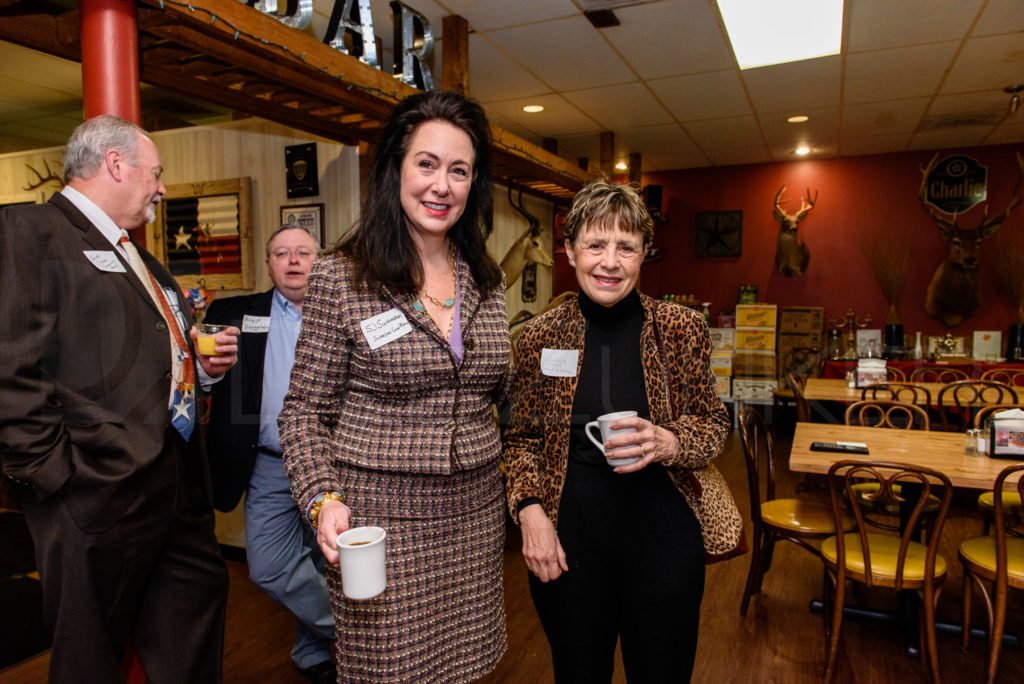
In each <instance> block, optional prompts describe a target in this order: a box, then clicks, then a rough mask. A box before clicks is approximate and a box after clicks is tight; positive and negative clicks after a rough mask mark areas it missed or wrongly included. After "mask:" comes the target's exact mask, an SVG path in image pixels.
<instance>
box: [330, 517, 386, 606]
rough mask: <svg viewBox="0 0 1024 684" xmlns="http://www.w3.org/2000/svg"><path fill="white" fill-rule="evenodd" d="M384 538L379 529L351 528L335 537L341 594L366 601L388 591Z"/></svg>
mask: <svg viewBox="0 0 1024 684" xmlns="http://www.w3.org/2000/svg"><path fill="white" fill-rule="evenodd" d="M386 537H387V532H385V531H384V530H383V529H382V528H380V527H354V528H352V529H351V530H346V531H345V532H342V533H341V534H339V535H338V560H339V565H340V566H341V591H342V593H344V594H345V596H346V597H348V598H350V599H353V600H356V601H365V600H366V599H371V598H373V597H374V596H377V595H378V594H380V593H381V592H383V591H384V589H385V588H386V587H387V566H386V563H385V539H386Z"/></svg>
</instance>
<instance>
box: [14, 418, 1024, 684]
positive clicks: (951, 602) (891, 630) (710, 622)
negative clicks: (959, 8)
mask: <svg viewBox="0 0 1024 684" xmlns="http://www.w3.org/2000/svg"><path fill="white" fill-rule="evenodd" d="M778 447H781V449H782V451H781V453H782V454H783V455H784V454H785V448H786V445H785V444H779V445H778ZM778 447H777V448H778ZM719 467H720V468H721V469H722V471H723V473H724V474H725V476H726V478H727V479H728V480H729V482H730V484H731V485H732V487H733V493H734V494H735V496H736V498H737V501H738V502H739V504H740V507H741V510H743V512H744V517H745V518H746V517H747V511H748V508H747V493H746V480H745V478H746V476H745V471H744V470H743V459H742V453H741V451H740V445H739V439H738V435H737V434H735V433H734V434H733V435H732V437H730V441H729V445H728V448H727V450H726V453H725V454H724V455H723V457H722V458H721V459H720V462H719ZM795 484H796V478H795V477H792V476H787V478H786V482H785V483H784V486H783V491H784V492H787V493H788V492H792V491H793V488H794V486H795ZM955 505H956V507H957V508H956V511H955V512H954V516H953V519H952V520H951V521H950V522H949V523H948V524H947V527H946V530H945V532H944V534H943V537H944V544H943V553H944V554H945V555H946V558H947V559H949V560H950V577H949V579H948V580H947V582H946V586H945V589H944V591H943V594H942V598H941V601H940V604H939V617H940V619H943V620H947V621H950V622H959V611H960V596H961V584H960V579H961V572H960V565H959V563H958V562H957V561H956V545H957V544H958V543H959V541H960V540H961V539H963V538H965V537H967V536H972V535H976V534H980V532H981V522H980V518H978V516H977V513H976V512H975V511H974V507H973V497H970V496H964V497H959V498H958V499H957V502H956V504H955ZM748 535H749V526H748ZM515 545H516V541H515V540H514V538H512V539H510V546H515ZM748 562H749V555H747V556H742V557H740V558H737V559H734V560H731V561H728V562H725V563H719V564H717V565H713V566H710V567H708V571H707V581H706V590H705V595H704V603H703V607H702V613H701V630H700V633H701V636H700V644H699V647H698V654H697V665H696V669H695V672H694V676H693V681H694V682H752V683H753V682H757V683H759V684H760V683H771V682H780V683H786V684H799V683H802V682H807V683H808V684H809V683H811V682H820V681H821V674H822V669H823V668H822V665H823V662H824V654H825V640H824V636H823V634H822V619H821V615H820V614H818V613H811V612H810V611H809V610H808V605H809V601H810V600H811V599H812V598H815V597H820V595H821V581H822V573H821V566H820V563H819V562H818V561H817V560H816V559H815V558H814V557H812V556H811V555H810V554H808V553H807V552H805V551H803V550H801V549H798V548H797V547H795V546H793V545H791V544H787V543H782V544H780V545H779V546H777V547H776V556H775V561H774V564H773V567H772V570H771V571H770V572H769V573H768V575H767V576H766V577H765V582H764V591H763V592H762V594H760V595H759V596H756V597H754V599H753V600H752V602H751V605H750V609H749V611H748V613H747V616H746V618H741V617H740V615H739V603H740V596H741V593H742V589H743V583H744V581H745V578H746V573H747V565H748ZM228 566H229V569H230V573H231V590H230V594H229V598H228V621H227V635H226V639H225V645H224V681H225V682H227V683H229V684H233V683H238V684H243V683H244V684H249V683H251V682H274V683H276V684H289V683H292V682H294V683H295V684H300V683H301V682H305V681H306V680H305V679H304V678H303V677H302V676H301V675H300V674H299V673H298V672H297V671H296V670H295V669H294V668H293V667H292V664H291V661H290V660H289V657H288V652H289V649H290V647H291V643H292V635H293V631H292V630H293V623H292V621H291V619H290V618H289V617H288V615H287V614H286V613H285V612H284V610H283V609H282V608H280V607H279V606H278V605H277V604H275V603H274V602H273V601H271V600H270V599H269V598H267V597H266V596H265V595H264V594H263V593H262V592H260V591H259V590H258V589H257V588H256V587H255V586H254V585H253V584H252V583H251V582H250V581H249V579H248V577H247V576H246V568H245V564H244V563H241V562H237V561H229V562H228ZM505 591H506V604H507V610H508V626H509V639H508V651H507V652H506V654H505V656H504V657H503V658H502V660H501V662H500V663H499V664H498V667H497V669H496V670H495V671H494V672H493V673H491V674H490V675H489V676H487V677H485V678H484V679H483V680H481V681H482V682H485V683H487V684H498V683H512V682H515V683H516V684H519V683H525V684H545V683H547V682H551V681H553V680H552V677H551V673H550V656H549V653H548V648H547V642H546V641H545V639H544V635H543V632H542V631H541V629H540V625H539V624H538V622H537V618H536V615H535V614H534V611H533V606H532V604H531V603H530V598H529V592H528V590H527V583H526V569H525V565H524V564H523V561H522V558H521V556H520V554H519V551H518V549H517V548H511V549H509V550H508V551H506V554H505ZM888 596H889V595H888V594H880V595H877V596H869V597H865V596H863V595H856V594H855V598H857V597H859V598H860V599H862V600H867V601H869V602H873V604H874V605H877V606H879V607H886V606H888V605H891V603H890V602H889V601H888ZM980 603H981V601H980V598H976V599H975V601H974V605H975V615H974V623H975V624H976V625H979V626H980V625H982V624H983V621H984V617H983V612H982V609H981V606H980ZM1008 627H1009V628H1010V629H1011V630H1016V631H1017V633H1019V632H1020V630H1021V628H1022V627H1024V593H1022V592H1011V614H1010V615H1009V617H1008ZM938 640H939V652H940V653H939V658H940V665H941V668H942V670H943V673H944V676H943V678H944V680H945V681H946V682H977V681H983V680H984V678H983V672H984V662H985V643H984V641H983V640H982V639H980V638H976V639H974V640H973V641H972V645H971V648H970V650H969V651H968V652H967V653H964V652H962V651H961V650H960V636H959V634H951V633H940V634H939V636H938ZM46 663H47V657H46V656H45V655H43V656H40V657H37V658H35V659H32V660H30V661H28V662H26V663H23V664H21V665H18V666H16V667H14V668H10V669H8V670H6V671H4V672H0V684H26V683H32V682H45V681H46ZM927 679H928V678H927V676H926V671H925V668H924V666H923V665H922V664H921V663H920V662H918V661H917V660H916V659H913V658H909V657H907V656H906V655H904V653H903V649H902V647H901V639H900V633H899V631H898V629H897V628H896V626H894V625H891V624H887V623H880V622H876V621H871V620H855V619H848V620H846V621H845V622H844V624H843V636H842V642H841V644H840V653H839V661H838V666H837V673H836V676H835V678H834V681H836V682H923V681H926V680H927ZM614 681H615V682H616V684H620V683H622V682H625V677H623V675H622V672H621V664H620V665H619V666H618V668H617V670H616V675H615V679H614ZM999 681H1001V682H1022V681H1024V653H1022V650H1021V648H1020V647H1019V646H1004V648H1003V653H1002V658H1001V663H1000V678H999Z"/></svg>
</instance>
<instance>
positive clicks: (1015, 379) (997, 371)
mask: <svg viewBox="0 0 1024 684" xmlns="http://www.w3.org/2000/svg"><path fill="white" fill-rule="evenodd" d="M981 379H982V380H993V381H995V382H1001V383H1003V384H1004V385H1010V386H1011V387H1024V370H1016V369H1013V368H990V369H988V370H987V371H985V372H984V373H982V374H981Z"/></svg>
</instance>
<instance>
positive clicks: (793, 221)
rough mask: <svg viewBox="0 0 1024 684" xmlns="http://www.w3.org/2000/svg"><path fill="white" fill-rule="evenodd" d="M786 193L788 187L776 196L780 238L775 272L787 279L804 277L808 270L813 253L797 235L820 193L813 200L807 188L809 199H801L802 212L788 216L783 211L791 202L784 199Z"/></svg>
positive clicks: (776, 249) (776, 214)
mask: <svg viewBox="0 0 1024 684" xmlns="http://www.w3.org/2000/svg"><path fill="white" fill-rule="evenodd" d="M784 192H786V186H785V185H783V186H782V187H781V188H779V192H778V193H777V194H776V195H775V220H776V221H778V222H779V237H778V239H777V240H776V247H775V270H777V271H778V272H779V273H781V274H782V275H784V276H786V277H787V278H795V277H797V276H802V275H803V274H804V272H805V271H806V270H807V264H808V263H810V261H811V252H810V250H808V249H807V245H805V244H804V243H803V242H801V241H800V237H799V236H798V235H797V234H796V228H797V224H798V223H800V222H801V221H803V220H804V217H805V216H807V214H808V213H809V212H810V211H811V209H813V208H814V203H815V202H817V201H818V191H817V190H815V191H814V199H811V189H810V188H807V199H804V198H802V197H801V198H800V211H798V212H796V213H795V214H787V213H786V212H785V211H783V210H782V205H783V204H785V203H786V202H788V201H789V200H784V199H782V193H784Z"/></svg>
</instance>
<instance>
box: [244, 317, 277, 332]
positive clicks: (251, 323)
mask: <svg viewBox="0 0 1024 684" xmlns="http://www.w3.org/2000/svg"><path fill="white" fill-rule="evenodd" d="M242 332H244V333H265V332H270V316H242Z"/></svg>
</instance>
